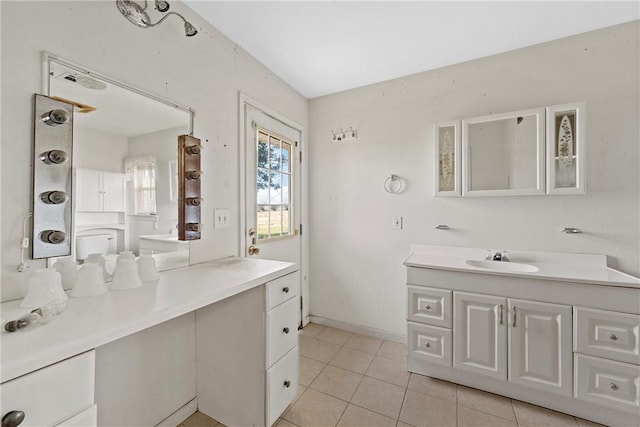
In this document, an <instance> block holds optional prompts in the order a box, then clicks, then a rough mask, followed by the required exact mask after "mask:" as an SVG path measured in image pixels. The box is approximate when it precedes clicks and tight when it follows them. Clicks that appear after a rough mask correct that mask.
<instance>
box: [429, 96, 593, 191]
mask: <svg viewBox="0 0 640 427" xmlns="http://www.w3.org/2000/svg"><path fill="white" fill-rule="evenodd" d="M585 110H586V107H585V104H584V103H573V104H564V105H556V106H551V107H546V108H544V107H543V108H534V109H528V110H521V111H512V112H508V113H502V114H492V115H487V116H481V117H472V118H467V119H461V120H453V121H448V122H441V123H436V124H435V125H434V148H435V150H434V151H435V153H434V154H435V156H434V158H435V161H436V165H435V168H434V170H435V177H434V178H435V179H434V182H435V191H434V193H435V195H436V196H438V197H460V196H462V197H496V196H527V195H543V194H584V192H585V166H586V165H585V140H586V137H585V129H586V124H585V114H586V111H585Z"/></svg>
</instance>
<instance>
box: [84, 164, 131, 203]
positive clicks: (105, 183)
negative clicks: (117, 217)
mask: <svg viewBox="0 0 640 427" xmlns="http://www.w3.org/2000/svg"><path fill="white" fill-rule="evenodd" d="M75 182H76V185H75V191H76V193H75V194H76V197H75V199H76V211H79V212H124V210H125V206H126V202H125V200H126V199H125V179H124V174H121V173H114V172H106V171H97V170H90V169H76V179H75Z"/></svg>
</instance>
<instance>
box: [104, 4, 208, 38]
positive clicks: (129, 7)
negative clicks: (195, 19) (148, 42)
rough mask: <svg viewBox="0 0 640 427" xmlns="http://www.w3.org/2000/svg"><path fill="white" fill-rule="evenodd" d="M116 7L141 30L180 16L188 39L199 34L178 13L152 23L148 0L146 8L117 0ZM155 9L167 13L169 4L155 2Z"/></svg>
mask: <svg viewBox="0 0 640 427" xmlns="http://www.w3.org/2000/svg"><path fill="white" fill-rule="evenodd" d="M116 5H117V6H118V10H119V11H120V13H122V14H123V15H124V17H125V18H127V19H128V20H129V22H131V23H132V24H134V25H137V26H138V27H140V28H149V27H155V26H156V25H159V24H160V23H162V21H164V20H165V19H167V18H168V17H169V16H171V15H176V16H179V17H180V19H182V20H183V21H184V34H185V35H186V36H187V37H193V36H195V35H196V34H198V30H196V27H194V26H193V25H191V23H190V22H189V21H187V20H186V19H185V18H184V16H182V15H180V14H179V13H177V12H168V13H167V14H166V15H164V16H163V17H162V18H160V20H159V21H158V22H156V23H153V22H151V18H149V14H147V0H144V6H140V4H139V3H138V2H136V1H133V0H116ZM155 9H156V10H157V11H159V12H163V13H164V12H166V11H167V10H169V3H168V2H166V1H163V0H155Z"/></svg>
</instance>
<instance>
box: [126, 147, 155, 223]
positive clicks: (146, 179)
mask: <svg viewBox="0 0 640 427" xmlns="http://www.w3.org/2000/svg"><path fill="white" fill-rule="evenodd" d="M125 171H126V173H127V179H128V180H129V181H133V191H134V198H133V200H134V209H135V214H136V215H151V214H153V215H155V214H156V158H155V157H154V156H145V157H135V158H130V159H126V160H125Z"/></svg>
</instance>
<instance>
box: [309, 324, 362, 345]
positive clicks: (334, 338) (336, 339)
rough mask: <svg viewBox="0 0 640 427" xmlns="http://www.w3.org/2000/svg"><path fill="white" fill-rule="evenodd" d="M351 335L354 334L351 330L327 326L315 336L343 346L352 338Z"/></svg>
mask: <svg viewBox="0 0 640 427" xmlns="http://www.w3.org/2000/svg"><path fill="white" fill-rule="evenodd" d="M351 335H353V334H352V333H351V332H348V331H344V330H342V329H336V328H332V327H330V326H327V327H326V328H324V329H323V330H322V331H320V333H319V334H318V335H316V336H315V337H316V338H317V339H319V340H322V341H327V342H330V343H333V344H338V345H340V346H341V345H344V343H346V342H347V341H348V340H349V338H351Z"/></svg>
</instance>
